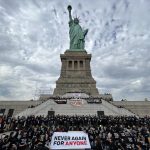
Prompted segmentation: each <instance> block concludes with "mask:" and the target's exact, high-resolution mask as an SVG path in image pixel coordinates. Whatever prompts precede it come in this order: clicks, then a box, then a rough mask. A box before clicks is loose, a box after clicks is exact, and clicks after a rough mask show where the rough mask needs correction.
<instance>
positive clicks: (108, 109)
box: [16, 99, 135, 117]
mask: <svg viewBox="0 0 150 150" xmlns="http://www.w3.org/2000/svg"><path fill="white" fill-rule="evenodd" d="M81 101H82V103H80V105H79V104H78V105H74V103H72V101H71V100H70V101H68V102H67V104H57V103H56V102H55V101H54V100H48V101H46V102H44V103H42V104H40V105H39V106H37V107H35V108H28V109H26V110H25V111H22V112H20V113H19V114H17V115H16V117H17V116H29V115H35V116H39V115H44V116H47V115H48V111H54V113H55V115H58V114H61V115H98V111H99V112H104V115H112V116H124V115H126V116H134V115H135V114H134V113H132V112H130V111H128V110H127V109H125V108H118V107H116V106H114V105H113V104H111V103H109V102H107V101H105V100H102V101H101V103H95V104H90V103H88V102H87V101H86V100H84V99H82V100H81Z"/></svg>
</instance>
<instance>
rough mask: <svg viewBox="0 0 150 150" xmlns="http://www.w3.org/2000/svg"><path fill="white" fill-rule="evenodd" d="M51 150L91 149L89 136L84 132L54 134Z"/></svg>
mask: <svg viewBox="0 0 150 150" xmlns="http://www.w3.org/2000/svg"><path fill="white" fill-rule="evenodd" d="M50 148H51V149H86V148H87V149H90V148H91V145H90V142H89V137H88V134H86V133H84V132H83V131H69V132H54V134H53V136H52V140H51V144H50Z"/></svg>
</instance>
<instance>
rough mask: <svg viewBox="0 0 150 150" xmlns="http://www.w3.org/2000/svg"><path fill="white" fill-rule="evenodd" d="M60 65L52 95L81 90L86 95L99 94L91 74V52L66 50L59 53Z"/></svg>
mask: <svg viewBox="0 0 150 150" xmlns="http://www.w3.org/2000/svg"><path fill="white" fill-rule="evenodd" d="M60 58H61V62H62V66H61V74H60V77H59V79H58V80H57V81H56V88H55V89H54V93H53V95H64V94H65V93H69V92H71V93H72V92H81V93H86V94H88V95H93V96H96V95H99V93H98V90H97V88H96V81H95V80H94V79H93V77H92V74H91V67H90V61H91V54H87V52H86V51H85V50H82V51H81V50H80V51H73V50H66V51H65V53H64V54H61V55H60Z"/></svg>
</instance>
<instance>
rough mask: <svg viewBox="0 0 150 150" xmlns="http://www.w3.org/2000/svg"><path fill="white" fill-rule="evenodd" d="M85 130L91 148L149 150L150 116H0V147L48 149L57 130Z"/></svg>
mask: <svg viewBox="0 0 150 150" xmlns="http://www.w3.org/2000/svg"><path fill="white" fill-rule="evenodd" d="M67 131H84V132H86V133H88V136H89V140H90V144H91V149H92V150H149V149H150V117H142V118H138V117H135V116H115V117H114V116H64V115H54V116H47V117H44V116H28V117H18V118H11V117H5V116H4V117H1V119H0V132H1V134H0V150H40V149H41V150H48V149H49V143H50V142H51V138H52V135H53V133H54V132H67Z"/></svg>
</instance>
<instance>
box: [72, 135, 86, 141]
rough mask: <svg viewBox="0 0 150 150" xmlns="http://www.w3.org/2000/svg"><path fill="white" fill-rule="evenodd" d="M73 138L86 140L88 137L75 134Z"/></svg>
mask: <svg viewBox="0 0 150 150" xmlns="http://www.w3.org/2000/svg"><path fill="white" fill-rule="evenodd" d="M72 140H85V141H86V137H85V136H82V137H81V136H73V137H72Z"/></svg>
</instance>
